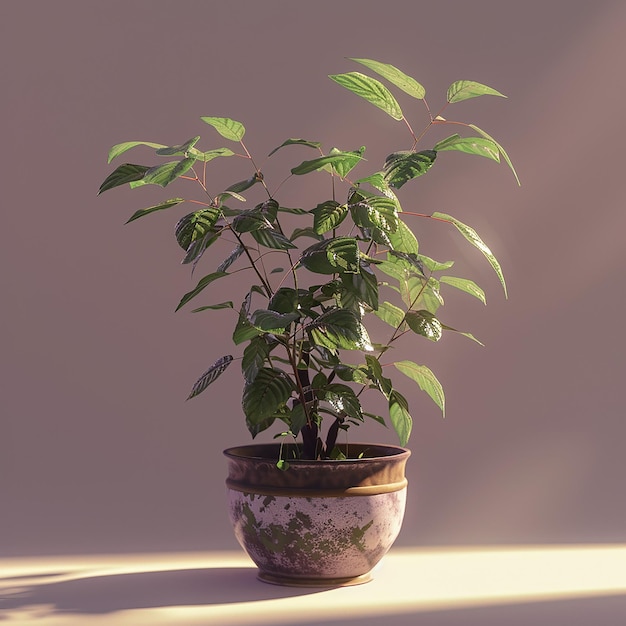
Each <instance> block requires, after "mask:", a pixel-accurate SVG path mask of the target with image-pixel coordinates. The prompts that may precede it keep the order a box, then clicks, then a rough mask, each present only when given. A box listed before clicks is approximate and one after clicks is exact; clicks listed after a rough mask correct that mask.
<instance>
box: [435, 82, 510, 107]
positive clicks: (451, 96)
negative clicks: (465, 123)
mask: <svg viewBox="0 0 626 626" xmlns="http://www.w3.org/2000/svg"><path fill="white" fill-rule="evenodd" d="M478 96H500V97H501V98H506V96H505V95H504V94H502V93H500V92H499V91H496V90H495V89H493V88H491V87H488V86H487V85H482V84H481V83H476V82H474V81H473V80H457V81H456V82H454V83H452V84H451V85H450V87H448V94H447V97H448V102H450V103H452V102H461V100H468V99H469V98H477V97H478Z"/></svg>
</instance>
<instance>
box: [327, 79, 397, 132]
mask: <svg viewBox="0 0 626 626" xmlns="http://www.w3.org/2000/svg"><path fill="white" fill-rule="evenodd" d="M329 78H330V79H332V80H334V81H335V82H336V83H338V84H339V85H341V86H342V87H345V88H346V89H348V90H349V91H351V92H352V93H355V94H356V95H357V96H359V97H361V98H363V99H364V100H367V101H368V102H370V103H371V104H373V105H374V106H376V107H378V108H379V109H382V110H383V111H384V112H385V113H387V115H390V116H391V117H393V119H394V120H401V119H403V118H404V115H403V114H402V109H401V108H400V105H399V104H398V102H397V101H396V99H395V98H394V97H393V95H392V93H391V92H390V91H389V89H387V87H385V86H384V85H383V84H382V83H381V82H379V81H377V80H376V79H374V78H370V77H369V76H365V74H361V72H348V73H346V74H333V75H330V76H329Z"/></svg>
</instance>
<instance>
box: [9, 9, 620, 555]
mask: <svg viewBox="0 0 626 626" xmlns="http://www.w3.org/2000/svg"><path fill="white" fill-rule="evenodd" d="M3 8H4V14H5V19H3V20H2V22H1V24H0V29H1V30H2V32H1V33H0V58H2V59H3V69H2V74H1V76H2V90H3V95H2V98H1V99H0V107H2V120H3V122H4V123H3V132H2V139H1V141H2V152H1V155H0V159H1V160H2V166H1V168H0V171H1V172H2V181H3V184H2V199H3V211H2V218H1V219H2V227H1V229H0V238H1V242H2V244H1V246H0V255H1V256H2V264H1V267H2V271H1V272H0V281H1V291H0V293H2V298H3V299H2V303H3V307H2V321H3V323H2V333H1V335H0V338H1V343H0V345H1V354H2V357H1V361H0V364H1V367H2V371H1V375H0V388H1V395H0V554H5V555H20V554H54V553H66V552H85V553H90V552H91V553H93V552H107V551H143V550H180V549H227V548H234V547H235V541H234V539H233V538H232V535H231V531H230V528H229V525H228V522H227V520H226V514H225V512H224V509H223V507H222V506H221V504H222V497H223V477H224V462H223V459H222V456H221V450H222V449H223V448H225V447H227V446H229V445H233V444H237V443H242V442H245V441H247V440H248V436H247V432H246V431H245V429H244V426H243V420H242V418H241V411H240V407H239V393H240V380H239V378H238V376H237V372H236V368H235V367H233V368H231V371H229V372H228V374H226V375H225V376H224V377H223V379H221V380H220V386H219V387H217V388H216V389H215V390H213V392H211V391H207V392H206V393H205V394H204V395H203V396H201V397H200V398H198V399H196V400H194V401H193V402H189V403H185V402H184V398H185V397H186V395H187V393H188V391H189V389H190V386H191V384H192V383H193V382H194V381H195V379H196V377H197V376H198V375H199V374H200V373H201V372H202V371H203V370H204V369H205V368H206V367H207V366H208V365H209V364H210V363H212V362H213V361H214V360H215V359H216V358H217V357H219V356H221V355H222V354H225V353H226V351H227V350H228V349H229V348H230V346H229V343H228V341H227V338H226V337H225V336H224V333H222V332H216V331H214V330H213V329H212V328H211V326H210V325H209V320H210V319H213V320H216V319H218V318H219V319H226V317H225V316H226V315H227V313H226V312H215V313H214V314H213V317H211V315H210V314H209V315H207V316H205V317H202V316H201V315H199V316H196V315H191V314H190V313H188V312H187V311H185V310H183V311H180V312H178V313H177V314H174V312H173V311H174V307H175V305H176V303H177V302H178V299H179V298H180V296H181V295H182V294H183V293H184V292H186V291H187V290H189V288H190V287H191V286H192V279H190V278H189V275H188V271H187V269H186V268H183V267H181V266H180V265H179V260H180V253H179V250H178V249H177V246H176V243H175V242H174V240H173V237H172V228H173V224H174V222H175V220H176V219H177V217H178V216H179V215H180V214H181V213H180V211H179V212H178V213H176V209H172V210H171V212H169V213H168V212H166V213H163V214H160V215H155V216H152V218H146V220H145V221H144V220H142V222H143V223H142V222H139V223H136V224H131V225H128V226H124V225H123V224H124V222H125V221H126V219H127V218H128V216H130V214H131V213H132V212H133V211H134V210H135V209H137V208H140V207H142V206H150V204H154V203H156V202H157V201H158V200H159V199H164V198H166V197H170V195H167V194H168V193H170V190H166V191H165V192H160V191H159V190H153V189H149V190H148V189H142V190H138V191H136V192H133V193H130V192H128V191H126V190H114V191H111V192H108V193H107V194H105V195H104V196H101V197H98V198H96V195H95V193H96V190H97V188H98V185H99V184H100V182H101V181H102V180H103V178H104V177H105V176H106V175H107V173H108V172H109V171H110V169H111V167H109V166H107V165H106V153H107V151H108V148H109V147H110V146H111V145H113V144H115V143H117V142H120V141H125V140H130V139H145V140H148V141H157V142H163V143H176V142H181V141H184V140H186V139H187V138H189V137H191V136H194V135H196V134H201V135H202V136H203V139H205V141H206V142H207V143H209V142H211V141H215V140H216V139H215V137H216V136H215V135H214V133H213V131H212V130H211V129H210V128H209V127H208V126H205V125H204V124H202V123H201V122H200V120H199V117H200V116H201V115H218V116H229V117H233V118H235V119H240V120H241V121H243V122H244V123H245V124H246V126H247V128H248V134H247V137H248V139H249V141H248V143H249V147H250V149H251V150H253V151H255V152H256V153H257V154H260V155H264V154H267V152H269V150H270V149H272V148H273V147H275V146H276V145H278V144H279V143H281V142H282V141H283V140H284V139H286V138H287V137H294V136H296V137H297V136H302V137H306V138H309V139H314V140H320V141H323V142H325V143H326V144H327V145H328V144H332V143H337V144H338V145H340V146H341V147H345V148H353V147H356V146H359V145H361V144H363V143H364V144H366V145H367V146H368V157H369V158H370V160H372V161H373V160H375V159H380V158H383V157H384V156H385V155H386V153H387V152H388V151H389V148H395V147H396V145H397V144H396V143H394V142H392V141H391V140H390V139H389V137H394V138H395V137H398V136H399V134H400V132H401V131H399V130H398V127H397V126H395V125H394V123H393V122H392V121H391V120H387V119H386V118H385V116H384V115H383V114H382V113H379V112H377V111H376V110H375V109H374V108H373V107H370V106H368V105H367V104H365V103H362V102H360V101H358V99H357V98H356V97H354V96H351V95H350V94H348V93H347V92H344V91H342V90H341V89H340V88H339V87H337V86H336V85H334V84H333V83H331V81H329V80H328V79H327V78H326V75H327V74H329V73H338V72H344V71H350V70H353V69H357V68H355V67H354V66H353V65H351V64H350V63H349V62H348V61H346V60H345V59H344V57H347V56H357V57H359V56H361V57H370V58H376V59H379V60H382V61H387V62H390V63H393V64H395V65H397V66H399V67H401V68H402V69H404V70H405V71H407V72H408V73H410V74H413V75H415V76H416V77H417V78H418V79H419V80H420V81H421V82H422V83H423V84H424V85H425V86H426V88H427V90H428V92H429V93H430V94H431V99H432V102H437V99H438V98H441V97H442V96H443V94H444V93H445V89H446V88H447V86H448V85H449V84H450V83H451V82H452V81H454V80H458V79H460V78H465V79H471V80H477V81H480V82H484V83H487V84H489V85H492V86H494V87H496V88H497V89H499V90H501V91H503V92H504V93H506V94H507V95H508V96H509V100H507V101H504V100H501V99H496V98H492V99H488V98H484V99H477V100H476V101H470V102H467V103H461V104H459V105H457V106H458V109H457V110H456V111H457V112H458V113H457V114H458V117H460V118H462V119H466V120H469V121H474V122H475V123H477V124H478V125H479V126H482V127H484V128H486V129H487V130H489V131H490V132H491V133H492V134H493V135H494V136H495V137H497V138H498V139H499V140H500V141H501V142H502V143H503V144H504V145H505V147H506V148H507V150H508V151H509V154H510V155H511V157H512V158H513V159H514V161H515V163H516V166H517V168H518V171H519V173H520V176H521V178H522V182H523V186H522V188H521V189H518V188H517V187H516V186H515V183H514V180H513V178H512V176H511V175H510V173H509V172H508V171H507V170H506V168H505V167H504V166H501V167H498V166H496V165H495V164H493V163H490V162H487V161H486V160H482V159H471V158H467V159H463V158H461V159H460V160H458V159H457V158H455V156H458V155H449V157H450V158H448V159H447V160H448V163H447V164H442V165H440V166H439V167H438V168H434V169H433V171H432V173H431V174H429V175H428V176H427V177H425V178H424V179H421V180H420V181H419V182H415V183H414V184H413V185H412V189H409V186H407V188H406V194H404V195H403V196H402V197H403V204H404V206H405V208H406V207H407V206H409V205H411V204H414V206H416V207H419V209H420V210H423V211H425V212H430V211H435V210H439V211H443V212H449V213H452V214H454V215H456V216H457V217H458V218H459V219H461V220H464V221H467V222H469V223H470V224H472V225H474V226H475V227H476V229H477V230H478V231H479V232H480V233H481V234H482V235H483V237H484V238H485V240H486V241H487V242H488V243H489V244H490V245H491V247H492V249H493V251H494V253H495V254H496V256H497V257H498V258H499V260H500V261H501V263H502V265H503V268H504V270H505V273H506V276H507V280H508V284H509V292H510V298H509V300H508V301H505V300H504V298H503V296H502V293H501V291H500V290H499V287H498V284H497V280H496V279H495V277H494V276H493V274H492V272H491V270H490V268H489V267H488V266H487V264H486V263H485V262H484V260H483V259H482V258H481V257H480V255H478V254H474V251H473V250H472V249H469V248H468V247H466V246H465V245H464V242H462V241H461V240H460V239H459V238H457V237H456V236H454V235H453V234H452V233H450V232H449V231H446V230H445V229H443V230H442V229H437V230H433V231H432V237H433V239H428V240H426V239H424V241H423V242H422V246H423V248H422V249H423V250H424V252H425V253H426V254H428V247H429V243H428V242H429V241H430V242H432V243H431V244H430V245H432V246H433V250H434V249H435V248H434V246H435V244H436V245H437V246H443V247H444V248H445V250H446V251H447V253H449V254H450V256H451V257H455V258H457V259H458V265H459V274H461V275H465V276H468V277H472V278H474V279H475V280H476V281H477V282H479V283H480V284H481V285H483V286H484V287H485V288H486V290H487V295H488V301H489V306H488V307H487V308H486V309H485V308H484V307H483V306H482V305H480V304H479V303H477V302H476V303H474V302H473V301H470V299H469V298H452V297H450V298H449V304H450V305H451V306H450V310H449V311H448V312H447V313H446V315H447V316H448V317H446V321H448V323H450V324H451V325H453V326H455V325H456V326H459V327H462V328H463V329H466V330H469V331H471V332H473V333H474V334H475V335H477V336H478V337H480V338H481V339H482V340H483V342H484V343H485V344H486V347H485V348H480V347H479V346H476V345H475V344H472V343H471V342H468V341H465V340H463V339H462V338H457V337H448V338H446V339H445V340H443V342H442V343H441V344H440V345H437V346H431V345H424V344H426V343H428V342H426V341H423V342H418V343H416V345H415V346H414V347H413V348H412V349H411V352H410V354H411V356H412V357H414V358H415V359H422V360H423V361H424V362H426V363H427V364H429V365H430V366H431V367H432V369H433V370H435V371H436V373H437V374H438V375H439V377H440V379H441V380H442V382H443V383H444V385H445V387H446V391H447V398H448V416H447V418H446V420H445V421H443V420H441V418H440V417H439V416H438V415H437V412H436V410H435V409H434V408H433V407H432V406H431V404H430V402H429V401H428V400H427V399H426V398H425V397H424V398H422V397H421V396H420V394H419V393H417V392H414V390H413V389H412V388H411V387H410V386H407V387H406V393H407V394H410V395H411V399H412V404H413V406H414V409H413V415H414V418H415V430H414V435H413V438H412V441H411V448H412V449H413V452H414V455H413V457H412V459H411V462H410V481H411V486H410V489H411V492H410V502H409V511H408V514H407V519H406V523H405V527H404V529H403V532H402V535H401V538H400V543H402V544H404V545H420V544H459V543H481V544H489V543H533V542H603V541H615V542H624V541H626V530H625V529H626V498H624V487H623V480H624V470H625V462H624V454H623V448H624V441H625V440H626V425H625V424H626V421H625V420H624V409H623V396H622V392H623V383H621V382H620V381H622V379H623V378H624V371H625V367H624V365H625V364H624V353H625V348H626V346H625V345H624V344H625V341H624V338H625V333H624V321H623V318H624V305H625V304H626V295H625V293H626V291H625V290H624V268H623V265H624V263H623V261H624V260H626V253H625V252H624V232H625V229H624V226H626V217H625V216H626V212H625V211H624V208H623V191H622V188H623V178H624V173H623V169H624V168H623V164H624V156H623V143H624V142H623V134H624V131H623V128H622V117H623V112H622V109H623V103H624V101H625V96H626V81H625V79H624V76H625V74H624V70H623V59H624V54H625V52H626V47H625V44H624V35H623V25H624V23H626V5H624V3H622V2H618V1H614V2H611V1H606V0H604V1H596V2H593V3H591V2H584V1H582V0H580V1H571V0H553V1H551V2H539V1H538V0H531V1H529V2H523V3H512V2H502V1H496V0H493V1H487V0H478V1H474V2H464V1H462V0H457V1H449V2H439V3H425V2H410V1H405V2H400V1H398V0H389V1H388V2H384V3H373V2H369V1H368V2H364V1H359V2H356V1H347V2H328V1H326V0H322V1H320V0H318V1H317V2H315V3H310V4H307V5H305V4H304V3H296V2H286V1H285V2H283V1H276V0H266V1H265V2H262V3H255V2H244V1H242V0H230V1H229V2H215V1H213V2H201V1H191V0H183V1H180V2H166V1H164V0H157V1H154V2H141V1H131V2H129V1H123V2H122V1H117V0H115V1H112V0H108V1H107V2H103V3H89V2H78V1H66V0H57V1H56V2H51V3H44V2H40V3H26V2H24V3H16V2H14V3H11V5H10V7H9V5H6V6H4V7H3ZM7 15H8V16H9V18H10V19H6V16H7ZM440 101H441V100H440ZM144 155H146V153H141V152H138V153H137V155H136V156H137V157H138V158H140V157H141V156H144ZM299 156H300V154H299V153H298V154H295V153H291V154H285V156H282V155H281V156H280V157H276V160H275V162H272V164H271V165H268V167H274V168H275V169H276V170H277V171H278V170H279V169H280V168H284V169H285V171H286V169H287V168H288V167H291V166H293V165H294V162H293V161H291V159H293V160H294V161H295V160H297V159H298V157H299ZM281 159H282V160H281ZM442 161H443V159H442ZM218 167H219V166H218ZM239 178H243V176H240V177H239ZM232 179H233V180H238V173H237V172H235V173H233V175H232ZM422 181H423V182H422ZM315 182H316V180H315V179H314V178H313V177H311V178H310V179H309V181H307V182H306V183H305V184H308V185H313V184H315ZM403 191H404V190H403ZM163 193H165V195H163ZM176 193H177V192H176V190H175V189H174V187H172V188H171V195H172V196H173V195H176ZM289 193H291V192H286V196H285V204H288V203H289V200H288V198H289ZM153 201H154V202H153ZM295 202H296V200H295V199H294V200H293V201H292V204H295ZM306 208H309V207H306ZM428 232H429V233H430V232H431V229H429V231H428ZM425 234H426V233H425ZM429 236H430V235H429ZM457 245H458V249H457ZM433 255H434V256H438V257H443V256H444V254H441V253H439V252H437V253H435V252H433ZM207 271H209V270H208V269H207ZM217 297H218V296H216V299H215V301H217ZM209 301H211V302H212V301H214V300H213V299H212V298H207V299H206V302H207V303H208V302H209ZM200 304H202V302H200ZM455 306H456V308H455ZM359 438H361V439H364V438H376V439H379V440H382V441H389V442H393V437H392V435H391V433H389V432H386V431H383V430H381V429H380V428H374V427H372V428H370V427H368V428H367V429H366V432H362V433H360V435H359Z"/></svg>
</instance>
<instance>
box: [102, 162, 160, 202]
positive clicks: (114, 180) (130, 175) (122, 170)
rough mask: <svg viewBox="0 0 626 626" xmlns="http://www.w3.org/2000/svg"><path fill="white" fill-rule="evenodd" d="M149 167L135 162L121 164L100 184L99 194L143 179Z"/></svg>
mask: <svg viewBox="0 0 626 626" xmlns="http://www.w3.org/2000/svg"><path fill="white" fill-rule="evenodd" d="M149 169H150V168H149V167H146V166H145V165H134V164H133V163H124V164H123V165H120V166H119V167H117V168H116V169H114V170H113V171H112V172H111V173H110V174H109V175H108V176H107V177H106V178H105V180H104V182H103V183H102V184H101V185H100V189H99V190H98V195H100V194H101V193H102V192H104V191H108V190H109V189H113V188H114V187H119V186H120V185H125V184H126V183H131V182H133V181H138V180H141V179H142V178H143V177H144V176H145V174H146V172H147V171H148V170H149Z"/></svg>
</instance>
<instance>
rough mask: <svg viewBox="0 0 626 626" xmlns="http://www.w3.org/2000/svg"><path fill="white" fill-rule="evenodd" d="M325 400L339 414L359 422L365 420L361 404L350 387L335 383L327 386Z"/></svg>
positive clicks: (324, 392)
mask: <svg viewBox="0 0 626 626" xmlns="http://www.w3.org/2000/svg"><path fill="white" fill-rule="evenodd" d="M323 395H324V400H326V401H327V402H328V403H329V404H330V405H331V406H332V407H333V408H334V409H335V411H337V412H338V413H340V414H341V413H345V414H346V415H349V416H350V417H353V418H354V419H357V420H359V421H362V420H363V413H362V409H361V403H360V402H359V399H358V398H357V396H356V394H355V393H354V390H353V389H351V388H350V387H348V385H342V384H340V383H333V384H330V385H325V387H324V389H323Z"/></svg>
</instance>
